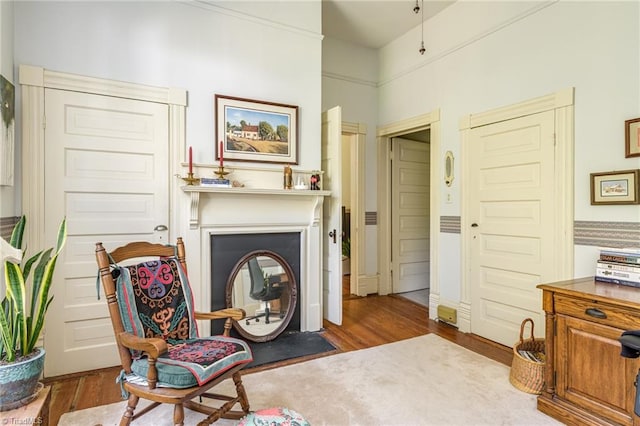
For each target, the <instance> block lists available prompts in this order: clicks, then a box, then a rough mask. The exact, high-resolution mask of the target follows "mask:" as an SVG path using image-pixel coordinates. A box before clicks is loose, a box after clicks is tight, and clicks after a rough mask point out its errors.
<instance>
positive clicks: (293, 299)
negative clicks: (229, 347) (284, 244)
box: [225, 250, 298, 342]
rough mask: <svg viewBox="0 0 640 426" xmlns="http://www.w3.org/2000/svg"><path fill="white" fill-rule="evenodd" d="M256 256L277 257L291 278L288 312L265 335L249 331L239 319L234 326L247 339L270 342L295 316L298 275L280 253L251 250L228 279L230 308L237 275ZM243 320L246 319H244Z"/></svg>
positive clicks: (227, 291) (227, 293)
mask: <svg viewBox="0 0 640 426" xmlns="http://www.w3.org/2000/svg"><path fill="white" fill-rule="evenodd" d="M254 256H256V257H258V256H268V257H271V258H273V259H275V260H276V261H277V262H278V263H279V264H280V265H281V266H282V268H283V269H284V272H285V273H286V274H287V277H288V278H289V293H290V295H291V296H290V297H291V300H290V303H289V309H287V314H286V315H285V316H284V318H283V319H282V324H280V326H279V327H278V328H276V329H275V330H273V331H272V332H271V333H269V334H266V335H264V336H256V335H255V334H251V333H249V332H247V330H245V329H244V328H243V327H242V326H241V325H240V324H238V321H236V320H232V323H233V328H234V329H235V330H236V331H237V332H238V333H239V334H240V335H241V336H242V337H244V338H245V339H247V340H251V341H252V342H268V341H270V340H273V339H275V338H276V337H278V336H279V335H280V334H281V333H282V332H283V331H284V330H285V329H286V328H287V327H288V326H289V323H290V322H291V318H292V317H293V313H294V312H295V310H296V306H297V305H298V283H297V282H296V277H295V276H294V275H293V270H292V269H291V266H289V263H288V262H287V261H286V260H285V259H284V258H283V257H282V256H280V255H279V254H278V253H275V252H273V251H271V250H255V251H252V252H249V253H247V254H245V255H244V256H242V258H240V260H238V262H237V263H236V264H235V266H234V267H233V270H232V272H231V275H230V276H229V280H228V281H227V288H226V291H225V293H226V295H225V296H226V297H225V298H226V303H227V307H228V308H233V307H234V306H233V304H232V298H233V285H234V283H235V280H236V277H237V276H238V274H239V273H240V270H241V269H242V267H243V266H244V265H245V264H246V263H247V262H248V261H249V259H250V258H251V257H254ZM242 321H244V319H243V320H242Z"/></svg>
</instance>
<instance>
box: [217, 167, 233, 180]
mask: <svg viewBox="0 0 640 426" xmlns="http://www.w3.org/2000/svg"><path fill="white" fill-rule="evenodd" d="M229 173H231V172H230V171H228V170H225V169H224V166H218V169H217V170H214V172H213V174H215V175H216V176H218V179H224V177H225V176H226V175H228V174H229Z"/></svg>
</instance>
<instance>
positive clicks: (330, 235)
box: [322, 106, 342, 325]
mask: <svg viewBox="0 0 640 426" xmlns="http://www.w3.org/2000/svg"><path fill="white" fill-rule="evenodd" d="M341 144H342V110H341V108H340V107H339V106H337V107H333V108H331V109H330V110H328V111H326V112H323V113H322V170H324V176H323V178H322V179H323V181H324V183H323V186H322V189H324V190H329V191H331V195H330V196H328V197H325V200H324V203H323V205H322V208H323V214H322V227H323V232H324V234H323V238H322V253H323V255H322V259H323V263H322V286H323V287H322V290H323V291H322V294H323V298H322V299H323V312H324V318H326V319H327V320H329V321H331V322H332V323H334V324H338V325H340V324H342V160H341V153H342V145H341Z"/></svg>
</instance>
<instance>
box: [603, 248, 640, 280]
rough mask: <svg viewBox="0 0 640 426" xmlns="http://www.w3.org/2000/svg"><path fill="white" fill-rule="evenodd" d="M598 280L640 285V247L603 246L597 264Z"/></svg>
mask: <svg viewBox="0 0 640 426" xmlns="http://www.w3.org/2000/svg"><path fill="white" fill-rule="evenodd" d="M595 280H596V281H602V282H606V283H612V284H620V285H628V286H631V287H640V249H637V248H603V249H601V250H600V258H599V259H598V263H597V266H596V276H595Z"/></svg>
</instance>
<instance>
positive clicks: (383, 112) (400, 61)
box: [379, 1, 640, 300]
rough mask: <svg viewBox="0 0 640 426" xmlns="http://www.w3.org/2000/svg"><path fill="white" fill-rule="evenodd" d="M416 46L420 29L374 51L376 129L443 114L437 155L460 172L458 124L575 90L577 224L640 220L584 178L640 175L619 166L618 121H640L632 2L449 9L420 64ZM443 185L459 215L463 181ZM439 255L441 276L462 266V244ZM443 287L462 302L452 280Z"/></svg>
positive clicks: (639, 57) (446, 295)
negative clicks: (593, 196) (595, 199)
mask: <svg viewBox="0 0 640 426" xmlns="http://www.w3.org/2000/svg"><path fill="white" fill-rule="evenodd" d="M416 40H420V33H419V28H416V29H414V30H412V31H411V32H409V33H407V34H406V35H405V36H403V37H401V38H399V39H397V40H395V41H394V42H392V43H390V44H389V45H387V46H385V47H383V48H382V49H381V50H380V82H381V85H380V90H379V122H380V123H381V124H386V123H391V122H395V121H398V120H402V119H405V118H408V117H412V116H416V115H419V114H423V113H427V112H429V111H432V110H434V109H435V108H440V111H441V120H442V121H441V124H442V127H441V129H442V148H441V149H442V152H446V151H447V150H451V151H453V153H454V155H455V157H456V164H460V162H459V158H460V156H459V152H460V136H459V130H458V128H459V127H458V126H459V119H460V118H461V117H463V116H465V115H467V114H471V113H478V112H482V111H485V110H489V109H492V108H496V107H501V106H506V105H509V104H512V103H516V102H520V101H524V100H527V99H530V98H535V97H538V96H542V95H546V94H549V93H553V92H555V91H558V90H561V89H564V88H567V87H575V152H576V155H575V219H576V220H608V221H632V222H638V221H640V207H639V206H637V205H635V206H591V205H590V201H589V200H590V197H589V174H590V173H591V172H596V171H608V170H624V169H637V168H640V158H630V159H625V157H624V121H625V120H627V119H630V118H635V117H638V116H640V78H639V76H640V12H639V3H638V2H612V1H605V2H587V1H582V2H573V1H559V2H535V3H534V2H495V3H491V4H487V3H484V2H483V3H480V2H465V1H463V2H456V3H455V4H453V5H452V6H450V7H449V8H447V9H445V10H444V11H443V12H441V13H440V14H438V15H436V16H435V17H434V18H433V19H431V20H429V21H428V24H427V25H425V45H426V49H427V53H426V54H425V55H424V56H420V55H419V54H418V52H417V51H416V49H415V46H416ZM456 173H460V169H459V168H458V169H457V170H456ZM440 185H441V187H440V191H441V192H442V193H443V194H444V193H446V192H450V193H451V194H452V197H453V200H452V201H453V202H452V203H451V204H445V203H444V202H443V204H442V205H441V206H440V214H441V215H460V179H456V180H454V183H453V186H452V187H451V188H450V189H447V188H446V187H445V186H444V182H441V183H440ZM442 199H443V201H444V198H442ZM450 237H454V236H453V235H452V236H450ZM455 237H459V236H458V235H456V236H455ZM440 251H441V254H440V259H442V262H443V264H441V265H440V270H441V271H446V270H448V268H450V267H451V266H452V265H451V264H450V262H451V260H452V259H453V260H454V261H453V264H454V266H456V265H459V258H460V256H461V253H460V241H459V238H449V237H447V238H442V239H441V245H440ZM596 251H597V250H596V248H595V247H589V248H588V247H577V248H576V262H575V263H576V265H575V275H576V276H584V275H590V274H593V265H594V263H595V258H596V255H597V253H596ZM440 278H441V285H440V288H441V297H442V298H443V299H448V300H459V297H460V293H459V291H460V280H459V278H460V277H459V275H458V274H444V273H443V274H442V276H441V277H440Z"/></svg>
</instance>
